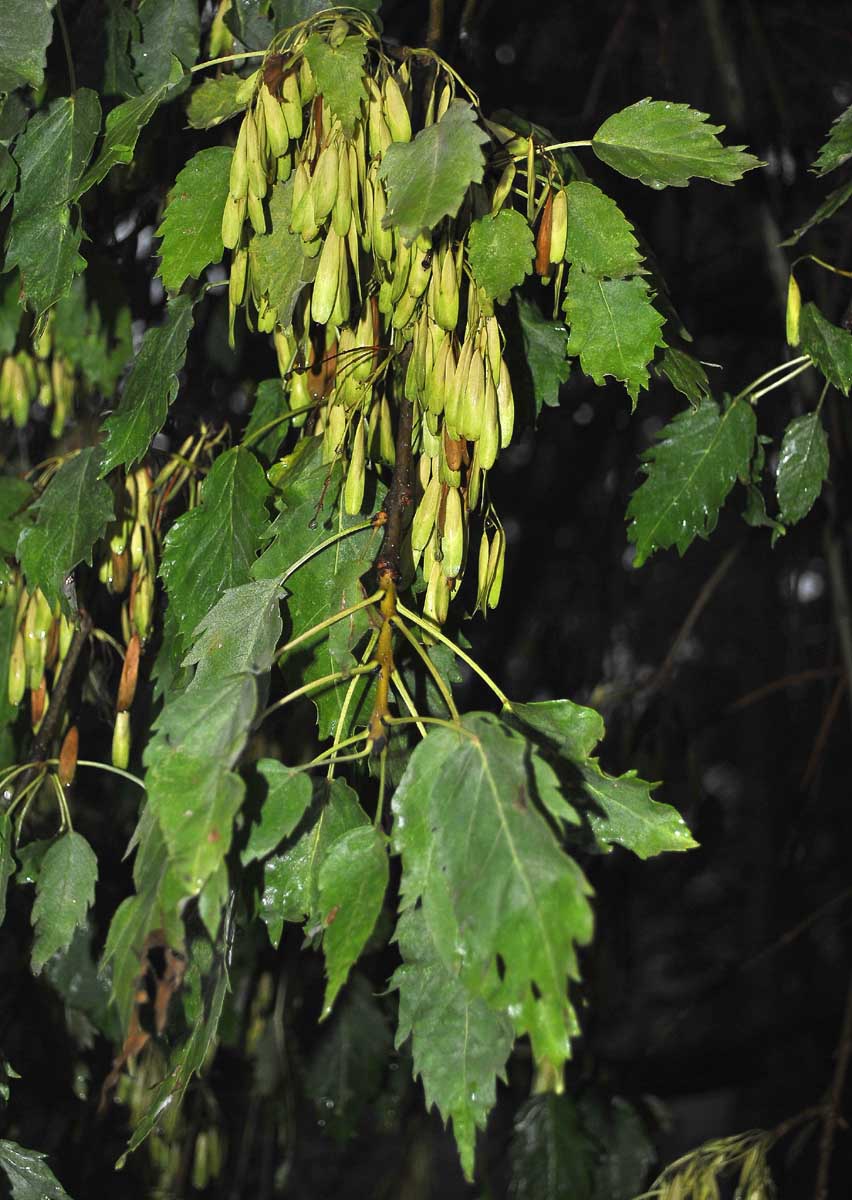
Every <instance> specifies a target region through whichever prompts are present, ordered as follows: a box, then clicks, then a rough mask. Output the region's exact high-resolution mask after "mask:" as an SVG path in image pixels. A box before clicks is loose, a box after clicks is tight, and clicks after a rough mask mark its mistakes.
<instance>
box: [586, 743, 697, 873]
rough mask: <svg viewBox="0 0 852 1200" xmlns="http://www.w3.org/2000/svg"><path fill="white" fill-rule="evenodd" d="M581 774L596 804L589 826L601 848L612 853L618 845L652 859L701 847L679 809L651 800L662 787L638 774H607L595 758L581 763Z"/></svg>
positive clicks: (590, 809)
mask: <svg viewBox="0 0 852 1200" xmlns="http://www.w3.org/2000/svg"><path fill="white" fill-rule="evenodd" d="M580 773H581V776H582V781H583V782H582V785H581V787H582V791H583V792H584V793H585V796H586V797H587V800H591V801H592V804H593V807H591V808H589V810H588V818H589V824H590V826H591V828H592V832H593V833H594V835H595V838H596V839H597V842H598V845H599V846H601V848H602V849H604V850H610V849H612V846H613V844H615V845H619V846H624V847H625V848H626V849H627V850H632V851H633V853H634V854H635V855H637V856H638V857H639V858H651V857H652V856H653V855H655V854H663V853H664V852H665V851H668V850H692V849H694V848H695V847H696V846H697V845H698V843H697V842H696V841H695V840H694V839H693V837H692V835H691V834H690V832H689V829H688V828H687V825H686V822H685V821H684V819H683V817H682V816H681V815H680V813H679V812H678V811H677V809H676V808H672V806H671V805H670V804H661V803H660V802H659V801H658V800H653V799H652V798H651V793H652V792H653V791H654V790H655V789H656V788H657V787H659V784H656V783H647V782H646V781H645V780H644V779H640V778H639V776H638V775H637V774H636V772H635V771H627V772H626V774H624V775H619V776H614V775H607V773H606V771H603V770H601V767H600V764H599V763H598V762H597V760H596V759H592V760H591V761H590V762H588V763H584V764H582V765H581V766H580ZM569 794H570V789H569ZM572 798H573V797H572Z"/></svg>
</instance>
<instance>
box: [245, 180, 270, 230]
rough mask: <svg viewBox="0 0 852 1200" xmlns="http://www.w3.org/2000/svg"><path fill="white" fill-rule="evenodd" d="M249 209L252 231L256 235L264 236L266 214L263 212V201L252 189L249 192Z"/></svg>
mask: <svg viewBox="0 0 852 1200" xmlns="http://www.w3.org/2000/svg"><path fill="white" fill-rule="evenodd" d="M247 207H248V215H249V220H250V221H251V224H252V229H253V230H254V231H255V233H257V234H261V235H263V234H264V233H266V213H265V212H264V210H263V201H262V200H261V198H260V196H259V195H258V194H257V193H256V192H255V191H254V190H253V189H252V188H251V187H249V190H248V201H247Z"/></svg>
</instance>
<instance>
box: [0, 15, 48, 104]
mask: <svg viewBox="0 0 852 1200" xmlns="http://www.w3.org/2000/svg"><path fill="white" fill-rule="evenodd" d="M55 3H56V0H3V3H2V4H0V92H13V91H14V90H15V88H19V87H24V86H25V85H27V84H28V85H29V86H30V87H32V88H39V87H41V83H42V80H43V78H44V64H45V56H46V54H47V47H48V46H49V45H50V41H51V38H52V37H53V7H54V5H55Z"/></svg>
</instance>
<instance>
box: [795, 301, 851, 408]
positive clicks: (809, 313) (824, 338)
mask: <svg viewBox="0 0 852 1200" xmlns="http://www.w3.org/2000/svg"><path fill="white" fill-rule="evenodd" d="M799 338H800V349H801V351H802V353H803V354H807V355H808V356H809V357H810V359H811V361H812V362H813V364H814V366H815V367H816V369H817V370H818V371H820V372H821V373H822V374H823V375H824V376H825V378H826V379H827V380H828V382H829V383H833V384H834V386H835V387H836V388H838V389H839V390H840V391H841V392H842V393H843V395H844V396H848V395H849V389H850V387H852V333H850V332H849V330H847V329H839V328H838V327H837V326H836V325H832V324H831V322H830V321H826V319H825V317H824V316H823V315H822V313H821V312H820V311H819V309H818V308H817V306H816V305H815V304H813V303H810V302H809V303H808V304H806V305H805V306H804V308H803V309H802V315H801V318H800V320H799Z"/></svg>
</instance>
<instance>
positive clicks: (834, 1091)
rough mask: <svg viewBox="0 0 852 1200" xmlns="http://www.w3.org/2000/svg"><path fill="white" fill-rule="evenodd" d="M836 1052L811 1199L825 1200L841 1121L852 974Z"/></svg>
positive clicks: (850, 1046)
mask: <svg viewBox="0 0 852 1200" xmlns="http://www.w3.org/2000/svg"><path fill="white" fill-rule="evenodd" d="M836 1055H837V1062H836V1064H835V1067H834V1078H833V1079H832V1081H831V1096H830V1099H829V1104H828V1111H827V1112H826V1114H825V1117H824V1118H823V1125H822V1137H821V1138H820V1143H819V1161H818V1163H817V1174H816V1186H815V1187H814V1200H826V1198H827V1196H828V1178H829V1174H830V1171H831V1156H832V1152H833V1150H834V1134H835V1132H836V1130H837V1126H838V1125H839V1124H840V1106H841V1103H842V1100H843V1089H844V1086H845V1083H846V1072H847V1070H848V1069H849V1058H850V1055H852V977H850V980H849V986H848V988H847V989H846V1005H845V1007H844V1010H843V1022H842V1024H841V1026H840V1040H839V1041H838V1043H837V1050H836Z"/></svg>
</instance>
